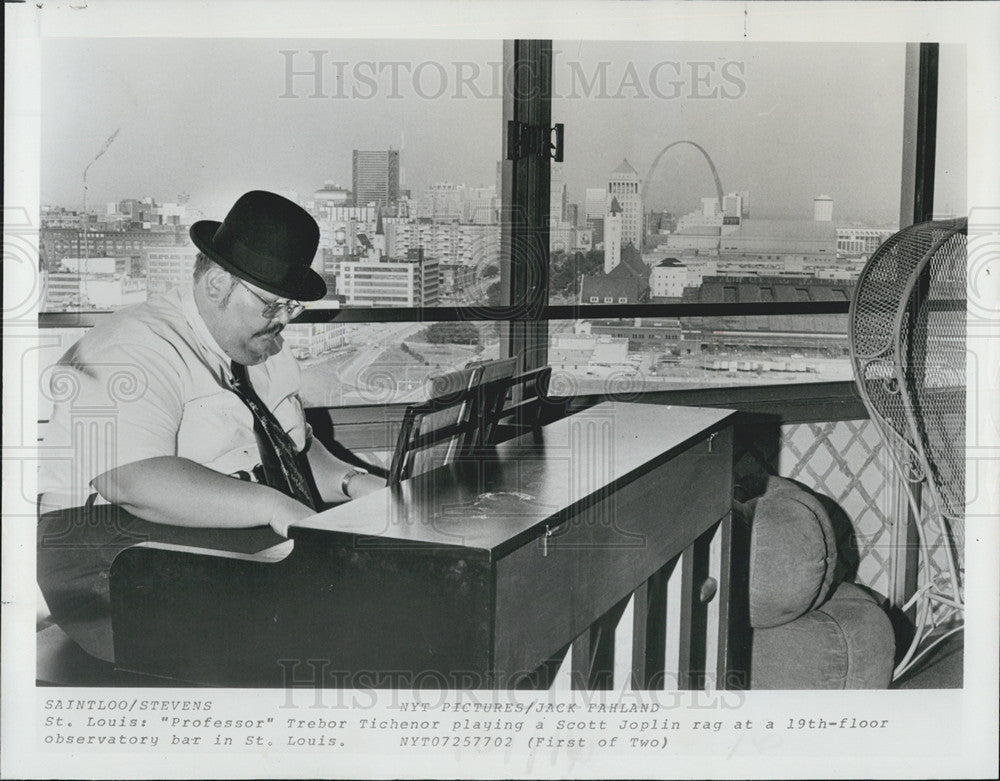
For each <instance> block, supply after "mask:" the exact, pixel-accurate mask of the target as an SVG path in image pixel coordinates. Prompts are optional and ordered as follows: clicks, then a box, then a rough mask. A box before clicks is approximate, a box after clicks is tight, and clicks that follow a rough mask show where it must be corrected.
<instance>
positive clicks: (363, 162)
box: [351, 149, 399, 209]
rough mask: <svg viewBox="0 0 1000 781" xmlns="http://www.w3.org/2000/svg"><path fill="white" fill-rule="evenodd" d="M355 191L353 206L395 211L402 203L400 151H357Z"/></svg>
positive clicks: (354, 164)
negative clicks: (397, 205) (372, 206)
mask: <svg viewBox="0 0 1000 781" xmlns="http://www.w3.org/2000/svg"><path fill="white" fill-rule="evenodd" d="M351 183H352V189H353V191H354V204H355V205H356V206H368V205H369V204H375V205H376V206H380V207H382V208H383V209H390V208H391V209H395V205H396V203H397V201H399V151H398V150H396V149H387V150H385V151H365V150H361V149H355V150H354V158H353V175H352V180H351Z"/></svg>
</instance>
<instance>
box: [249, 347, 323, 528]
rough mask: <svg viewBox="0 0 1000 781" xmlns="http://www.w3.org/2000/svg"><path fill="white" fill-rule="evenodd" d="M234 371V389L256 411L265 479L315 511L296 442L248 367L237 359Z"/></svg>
mask: <svg viewBox="0 0 1000 781" xmlns="http://www.w3.org/2000/svg"><path fill="white" fill-rule="evenodd" d="M232 371H233V390H234V391H235V392H236V395H237V396H239V397H240V399H241V400H242V401H243V403H244V404H246V405H247V407H248V408H249V409H250V412H251V413H253V430H254V434H256V436H257V446H258V448H259V449H260V460H261V465H262V467H263V469H264V482H265V483H266V484H267V485H269V486H270V487H271V488H277V489H278V490H279V491H281V492H282V493H285V494H288V495H289V496H291V497H292V498H293V499H297V500H298V501H300V502H302V504H305V505H308V506H309V507H311V508H312V509H314V510H315V509H316V502H315V500H314V499H313V492H312V490H311V489H310V487H309V480H308V478H307V477H306V475H305V474H304V473H303V471H302V468H301V467H300V465H299V459H298V454H297V453H296V452H295V443H294V442H292V438H291V437H289V436H288V434H286V433H285V430H284V429H283V428H282V427H281V424H280V423H278V420H277V418H275V417H274V415H273V414H272V412H271V410H269V409H268V408H267V406H266V405H265V404H264V402H263V401H261V399H260V396H258V395H257V393H256V391H254V389H253V385H251V384H250V378H249V377H248V376H247V367H246V366H243V365H242V364H239V363H236V362H235V361H233V363H232Z"/></svg>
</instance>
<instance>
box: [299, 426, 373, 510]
mask: <svg viewBox="0 0 1000 781" xmlns="http://www.w3.org/2000/svg"><path fill="white" fill-rule="evenodd" d="M306 455H307V457H308V459H309V467H310V468H311V469H312V473H313V478H314V479H315V480H316V487H317V488H318V489H319V495H320V496H321V497H323V499H324V501H327V502H346V501H347V500H348V499H357V498H358V497H359V496H364V495H365V494H370V493H371V492H372V491H377V490H379V489H380V488H385V480H384V479H383V478H381V477H376V476H375V475H355V476H354V477H352V478H351V480H350V484H349V485H348V490H349V491H350V495H349V496H348V495H346V494H344V492H343V491H342V490H341V488H342V486H343V482H344V476H345V475H347V473H348V472H350V471H352V470H354V469H355V468H356V467H354V466H352V465H351V464H348V463H346V462H344V461H341V460H340V459H339V458H337V457H336V456H334V455H333V454H332V453H331V452H330V451H329V450H327V449H326V447H325V446H324V445H323V443H322V442H320V441H319V440H318V439H316V438H315V437H313V439H312V442H311V443H310V445H309V450H308V452H307V454H306Z"/></svg>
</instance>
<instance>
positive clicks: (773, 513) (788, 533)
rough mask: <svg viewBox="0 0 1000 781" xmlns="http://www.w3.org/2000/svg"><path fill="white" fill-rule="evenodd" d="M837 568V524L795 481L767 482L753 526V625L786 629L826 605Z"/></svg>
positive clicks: (751, 609) (751, 541)
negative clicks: (790, 622)
mask: <svg viewBox="0 0 1000 781" xmlns="http://www.w3.org/2000/svg"><path fill="white" fill-rule="evenodd" d="M836 566H837V545H836V538H835V535H834V530H833V524H832V523H831V522H830V517H829V515H827V513H826V510H825V509H824V508H823V505H822V504H821V503H820V501H819V500H818V499H817V498H816V497H815V496H813V495H812V494H810V493H809V492H808V491H805V490H803V489H802V488H800V487H799V486H798V485H796V484H795V483H793V482H791V481H789V480H785V479H783V478H780V477H770V478H768V483H767V489H766V490H765V491H764V494H763V495H762V496H761V497H760V498H759V499H758V500H757V505H756V508H755V509H754V513H753V522H752V525H751V528H750V588H749V601H750V624H751V626H753V627H754V628H764V627H774V626H781V625H782V624H785V623H788V622H789V621H794V620H795V619H796V618H798V617H799V616H801V615H803V614H804V613H807V612H808V611H810V610H813V609H814V608H816V607H818V606H819V605H821V604H822V603H823V602H824V600H826V598H827V596H828V595H829V593H830V585H831V584H832V582H833V577H834V570H835V568H836Z"/></svg>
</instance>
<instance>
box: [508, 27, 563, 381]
mask: <svg viewBox="0 0 1000 781" xmlns="http://www.w3.org/2000/svg"><path fill="white" fill-rule="evenodd" d="M551 86H552V42H551V41H547V40H521V39H519V40H511V41H505V42H504V98H503V107H504V110H503V123H502V124H503V134H504V135H503V147H502V148H503V149H504V150H506V149H507V132H508V131H507V123H508V122H509V121H511V120H513V121H515V122H523V123H525V124H529V125H539V126H542V127H550V126H551V119H552V100H551V91H552V90H551ZM549 176H550V171H549V158H548V157H547V156H527V157H524V158H522V159H520V160H503V161H502V188H503V194H502V197H503V201H502V204H503V205H502V228H501V252H502V253H503V255H502V263H501V266H500V284H501V288H502V303H504V304H506V305H507V306H511V307H513V309H514V311H513V317H512V318H511V319H510V320H508V321H507V322H506V323H505V325H503V326H501V334H502V348H501V357H508V356H515V355H516V356H521V366H520V368H521V370H522V371H527V370H529V369H534V368H537V367H539V366H543V365H545V363H546V362H547V350H548V323H546V322H544V321H543V320H541V319H540V318H541V316H542V311H543V309H544V307H545V306H546V304H547V303H548V287H549V226H548V214H549V187H550V185H549Z"/></svg>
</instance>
